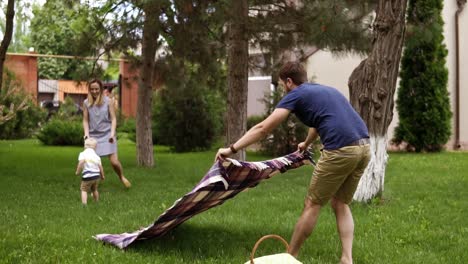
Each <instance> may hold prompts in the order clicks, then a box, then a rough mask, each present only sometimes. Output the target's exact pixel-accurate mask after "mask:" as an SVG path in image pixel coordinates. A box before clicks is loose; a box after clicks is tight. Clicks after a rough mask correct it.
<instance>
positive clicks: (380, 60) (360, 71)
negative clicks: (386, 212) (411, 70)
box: [348, 0, 406, 201]
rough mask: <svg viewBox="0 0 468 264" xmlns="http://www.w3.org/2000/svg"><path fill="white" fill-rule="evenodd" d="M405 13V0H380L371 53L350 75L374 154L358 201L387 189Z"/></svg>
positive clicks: (352, 92) (355, 104)
mask: <svg viewBox="0 0 468 264" xmlns="http://www.w3.org/2000/svg"><path fill="white" fill-rule="evenodd" d="M405 14H406V0H394V1H387V0H379V3H378V6H377V12H376V20H375V22H374V26H373V30H374V40H373V42H374V43H373V46H372V50H371V53H370V55H369V57H368V58H367V59H365V60H364V61H362V62H361V64H360V65H359V66H358V67H357V68H356V69H354V71H353V73H352V74H351V76H350V78H349V83H348V85H349V91H350V101H351V104H352V105H353V107H354V108H355V109H356V111H357V112H358V113H359V114H360V115H361V117H362V118H363V119H364V121H365V122H366V124H367V127H368V128H369V136H370V139H371V154H372V158H371V161H370V163H369V165H368V166H367V169H366V171H365V172H364V174H363V176H362V178H361V181H360V182H359V185H358V188H357V191H356V193H355V195H354V199H355V200H357V201H369V200H370V199H371V198H373V197H375V196H377V195H379V194H381V193H382V191H383V189H384V179H385V168H386V165H387V160H388V155H387V147H386V146H387V129H388V126H389V125H390V122H391V121H392V119H393V105H394V93H395V89H396V81H397V77H398V69H399V65H400V58H401V51H402V46H403V40H404V33H405Z"/></svg>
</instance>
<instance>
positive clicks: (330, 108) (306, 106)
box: [276, 83, 369, 150]
mask: <svg viewBox="0 0 468 264" xmlns="http://www.w3.org/2000/svg"><path fill="white" fill-rule="evenodd" d="M276 108H285V109H288V110H290V111H291V112H292V113H294V114H295V115H296V116H297V118H299V120H301V122H302V123H304V124H305V125H307V126H308V127H313V128H315V129H317V132H318V134H319V136H320V140H321V141H322V144H323V146H324V148H325V149H328V150H332V149H339V148H341V147H344V146H347V145H349V144H350V143H351V142H353V141H356V140H359V139H361V138H368V137H369V133H368V131H367V127H366V124H365V123H364V121H363V120H362V118H361V117H360V116H359V114H358V113H357V112H356V111H355V110H354V108H353V107H352V106H351V104H350V103H349V102H348V99H346V97H344V95H342V94H341V93H340V92H339V91H338V90H337V89H335V88H333V87H328V86H323V85H320V84H315V83H303V84H301V85H299V86H298V87H296V88H295V89H293V90H292V91H290V92H289V93H288V94H287V95H285V96H284V97H283V98H282V99H281V101H280V102H279V103H278V105H277V106H276Z"/></svg>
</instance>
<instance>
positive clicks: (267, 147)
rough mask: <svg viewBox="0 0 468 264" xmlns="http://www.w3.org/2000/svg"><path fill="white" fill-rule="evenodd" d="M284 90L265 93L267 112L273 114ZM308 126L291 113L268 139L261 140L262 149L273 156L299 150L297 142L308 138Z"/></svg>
mask: <svg viewBox="0 0 468 264" xmlns="http://www.w3.org/2000/svg"><path fill="white" fill-rule="evenodd" d="M282 95H283V92H282V91H280V89H279V88H277V89H276V90H275V91H274V92H273V93H271V94H270V93H267V94H265V98H264V100H263V101H264V102H265V105H266V106H267V109H268V111H267V114H268V115H269V114H271V113H272V112H273V111H274V110H275V107H276V105H277V104H278V102H279V101H280V100H281V98H282ZM307 132H308V128H307V126H305V125H304V124H302V122H301V121H299V119H297V118H296V116H295V115H289V117H288V118H287V120H286V121H285V122H283V123H281V124H280V125H279V126H278V127H277V128H276V129H274V130H273V131H272V133H271V135H269V136H268V137H267V138H266V139H264V140H262V141H261V142H260V144H261V149H262V151H263V152H265V154H268V155H272V156H282V155H285V154H288V153H291V152H294V151H296V150H297V144H299V143H300V142H302V141H304V140H305V139H306V136H307Z"/></svg>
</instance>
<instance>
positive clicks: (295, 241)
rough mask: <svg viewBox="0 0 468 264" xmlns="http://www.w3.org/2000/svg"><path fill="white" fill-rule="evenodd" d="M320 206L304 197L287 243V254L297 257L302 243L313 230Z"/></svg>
mask: <svg viewBox="0 0 468 264" xmlns="http://www.w3.org/2000/svg"><path fill="white" fill-rule="evenodd" d="M321 207H322V206H321V205H318V204H313V203H312V202H311V201H310V199H309V198H306V200H305V202H304V210H303V211H302V214H301V216H300V217H299V220H298V221H297V223H296V227H295V228H294V233H293V235H292V238H291V242H290V243H289V254H291V255H293V256H294V257H297V255H298V254H299V249H300V248H301V246H302V244H303V243H304V241H305V240H306V239H307V238H308V237H309V236H310V234H312V231H313V230H314V227H315V224H316V223H317V219H318V216H319V214H320V208H321Z"/></svg>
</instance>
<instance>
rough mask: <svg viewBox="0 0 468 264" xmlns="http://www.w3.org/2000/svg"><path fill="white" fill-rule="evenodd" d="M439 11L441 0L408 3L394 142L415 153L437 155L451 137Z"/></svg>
mask: <svg viewBox="0 0 468 264" xmlns="http://www.w3.org/2000/svg"><path fill="white" fill-rule="evenodd" d="M442 9H443V1H441V0H439V1H421V0H410V1H409V7H408V27H409V32H408V36H409V37H407V38H406V43H405V51H404V54H403V58H402V65H401V74H400V77H401V81H400V88H399V90H398V98H397V110H398V116H399V124H398V127H397V128H396V130H395V138H394V141H395V142H396V143H401V142H403V141H404V142H407V143H408V145H407V147H408V148H414V149H415V150H416V151H417V152H420V151H440V150H441V149H442V148H443V147H444V144H445V143H447V141H448V139H449V138H450V135H451V131H450V130H451V123H450V121H451V120H450V119H451V112H450V101H449V94H448V91H447V82H448V70H447V68H446V67H445V63H446V56H447V49H446V47H445V44H444V35H443V24H444V22H443V20H442V16H441V13H442Z"/></svg>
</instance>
